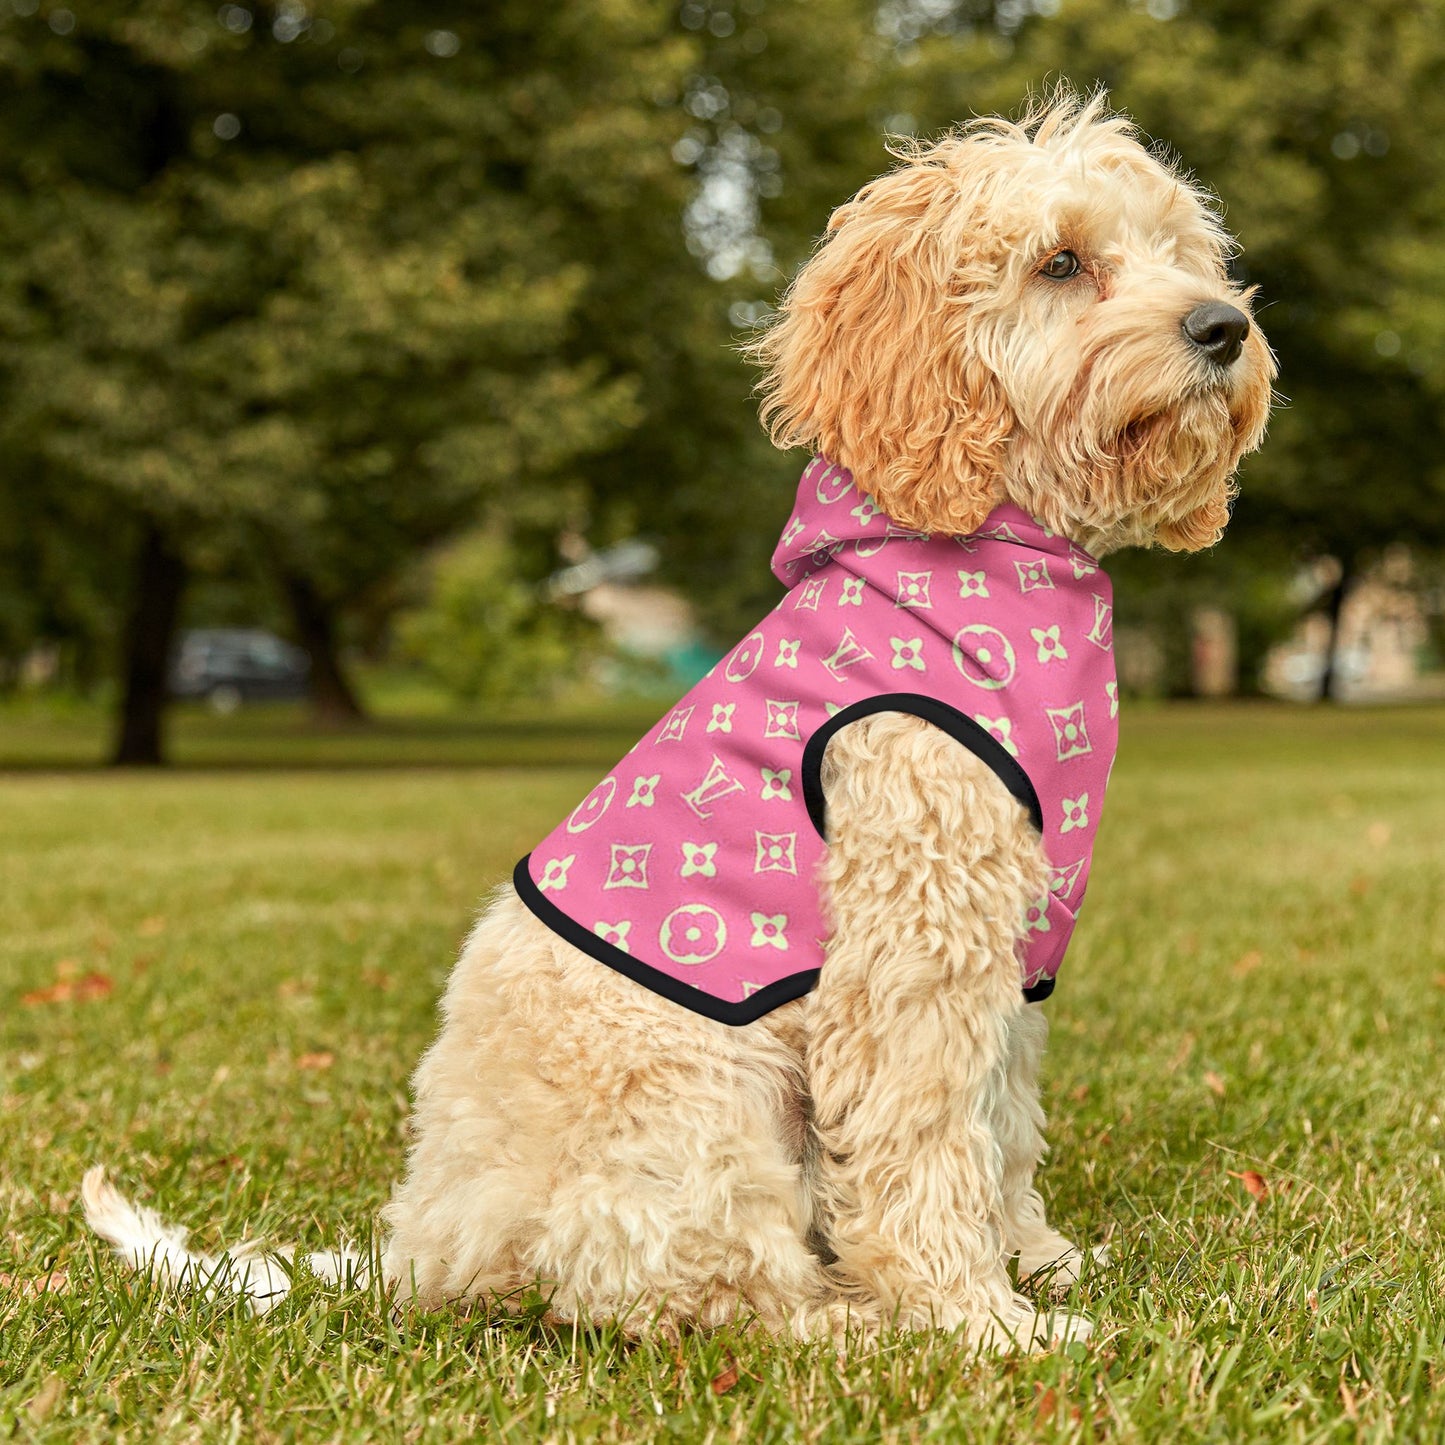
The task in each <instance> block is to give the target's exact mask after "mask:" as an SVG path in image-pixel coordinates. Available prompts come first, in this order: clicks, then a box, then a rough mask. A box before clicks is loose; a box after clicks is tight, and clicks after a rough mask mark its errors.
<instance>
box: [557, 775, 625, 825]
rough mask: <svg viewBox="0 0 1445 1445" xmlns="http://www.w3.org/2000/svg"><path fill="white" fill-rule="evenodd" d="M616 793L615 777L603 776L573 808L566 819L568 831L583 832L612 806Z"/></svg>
mask: <svg viewBox="0 0 1445 1445" xmlns="http://www.w3.org/2000/svg"><path fill="white" fill-rule="evenodd" d="M616 793H617V779H616V778H603V779H602V781H601V782H600V783H598V784H597V786H596V787H595V788H593V789H592V791H591V792H590V793H588V794H587V796H586V797H585V798H583V799H582V801H581V802H580V803H578V804H577V806H576V807H575V808H573V809H572V813H571V816H570V817H569V818H568V819H567V831H568V832H569V833H585V832H586V831H587V829H588V828H590V827H591V826H592V825H593V824H594V823H596V822H597V820H598V819H599V818H601V816H602V815H603V814H604V813H605V812H606V811H607V810H608V808H610V807H611V806H612V799H613V797H614V796H615V795H616Z"/></svg>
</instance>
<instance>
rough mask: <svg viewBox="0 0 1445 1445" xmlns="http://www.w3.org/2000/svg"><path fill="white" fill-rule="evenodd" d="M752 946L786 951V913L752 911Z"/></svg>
mask: <svg viewBox="0 0 1445 1445" xmlns="http://www.w3.org/2000/svg"><path fill="white" fill-rule="evenodd" d="M749 916H750V917H751V919H752V923H753V940H752V943H753V947H754V948H776V949H778V950H779V951H780V952H782V953H786V952H787V951H788V931H787V930H788V915H787V914H786V913H773V914H768V913H753V914H750V915H749Z"/></svg>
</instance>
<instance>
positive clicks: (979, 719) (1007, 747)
mask: <svg viewBox="0 0 1445 1445" xmlns="http://www.w3.org/2000/svg"><path fill="white" fill-rule="evenodd" d="M973 720H974V722H976V723H977V724H978V725H979V727H981V728H982V729H983V730H984V732H986V733H988V734H989V736H990V737H992V738H993V739H994V741H995V742H997V743H999V744H1000V745H1001V746H1002V748H1003V750H1004V752H1006V753H1007V754H1008V755H1009V756H1010V757H1011V758H1016V757H1018V755H1019V745H1018V744H1017V743H1016V742H1015V741H1014V738H1013V732H1014V722H1013V719H1012V718H1011V717H985V716H984V715H983V714H982V713H981V712H976V713H974V715H973Z"/></svg>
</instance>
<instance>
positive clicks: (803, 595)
mask: <svg viewBox="0 0 1445 1445" xmlns="http://www.w3.org/2000/svg"><path fill="white" fill-rule="evenodd" d="M827 585H828V579H827V578H826V577H809V578H808V580H807V581H806V582H804V583H803V585H802V586H801V587H799V588H798V598H797V601H796V602H794V603H793V610H794V611H795V612H796V611H797V610H798V609H799V608H801V609H803V610H804V611H806V612H816V611H817V610H818V603H819V602H821V601H822V600H823V590H824V588H826V587H827Z"/></svg>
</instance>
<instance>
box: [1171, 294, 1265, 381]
mask: <svg viewBox="0 0 1445 1445" xmlns="http://www.w3.org/2000/svg"><path fill="white" fill-rule="evenodd" d="M1184 334H1185V335H1186V336H1187V337H1188V338H1189V339H1190V340H1191V341H1192V342H1193V343H1194V344H1195V345H1196V346H1197V347H1198V348H1199V349H1200V350H1201V351H1202V352H1203V353H1204V354H1205V355H1206V356H1207V357H1208V358H1209V359H1210V360H1211V361H1212V362H1214V364H1215V365H1216V366H1228V365H1229V364H1230V363H1231V362H1234V361H1237V360H1238V359H1239V353H1240V352H1241V351H1243V350H1244V338H1245V337H1246V336H1248V335H1249V317H1248V316H1246V315H1245V314H1244V312H1243V311H1240V310H1238V309H1237V308H1235V307H1233V306H1228V305H1226V304H1225V303H1224V302H1223V301H1206V302H1205V303H1204V304H1203V305H1202V306H1196V307H1195V308H1194V310H1193V311H1191V312H1190V313H1189V315H1188V316H1186V317H1185V318H1184Z"/></svg>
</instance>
